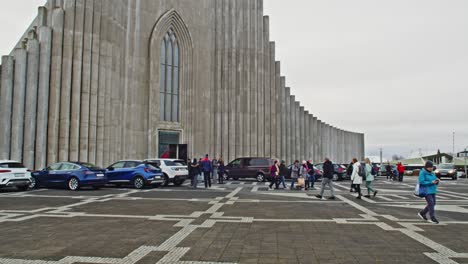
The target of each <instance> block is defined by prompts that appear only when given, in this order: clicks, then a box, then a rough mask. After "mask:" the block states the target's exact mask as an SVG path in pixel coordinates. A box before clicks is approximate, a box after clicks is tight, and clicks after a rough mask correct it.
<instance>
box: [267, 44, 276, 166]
mask: <svg viewBox="0 0 468 264" xmlns="http://www.w3.org/2000/svg"><path fill="white" fill-rule="evenodd" d="M275 49H276V46H275V42H273V41H270V63H271V65H270V87H269V89H270V90H269V92H268V95H269V96H270V102H269V106H270V116H271V121H270V155H269V156H270V157H274V156H276V150H277V149H276V135H277V133H276V132H277V131H276V123H277V122H276V120H277V119H276V118H277V117H276V114H277V113H276V63H275V54H276V53H275Z"/></svg>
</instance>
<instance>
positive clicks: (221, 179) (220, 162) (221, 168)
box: [218, 156, 226, 184]
mask: <svg viewBox="0 0 468 264" xmlns="http://www.w3.org/2000/svg"><path fill="white" fill-rule="evenodd" d="M225 171H226V168H225V165H224V160H223V156H220V157H219V159H218V183H219V184H224V173H225Z"/></svg>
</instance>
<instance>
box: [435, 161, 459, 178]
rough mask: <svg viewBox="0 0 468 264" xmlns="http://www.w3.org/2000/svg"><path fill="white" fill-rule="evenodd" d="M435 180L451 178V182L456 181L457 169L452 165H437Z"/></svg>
mask: <svg viewBox="0 0 468 264" xmlns="http://www.w3.org/2000/svg"><path fill="white" fill-rule="evenodd" d="M434 172H435V175H436V176H437V178H439V179H442V178H452V180H456V179H458V175H457V168H455V165H454V164H449V163H445V164H439V165H438V166H437V169H436V170H435V171H434Z"/></svg>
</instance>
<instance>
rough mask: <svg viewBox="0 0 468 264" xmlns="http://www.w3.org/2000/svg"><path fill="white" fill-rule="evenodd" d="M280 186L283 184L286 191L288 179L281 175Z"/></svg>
mask: <svg viewBox="0 0 468 264" xmlns="http://www.w3.org/2000/svg"><path fill="white" fill-rule="evenodd" d="M279 181H280V184H283V188H284V189H286V177H285V176H284V175H281V176H280V178H279Z"/></svg>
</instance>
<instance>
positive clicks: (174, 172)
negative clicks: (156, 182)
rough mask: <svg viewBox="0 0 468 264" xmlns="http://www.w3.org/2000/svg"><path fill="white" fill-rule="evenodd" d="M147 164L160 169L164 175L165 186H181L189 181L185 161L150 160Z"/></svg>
mask: <svg viewBox="0 0 468 264" xmlns="http://www.w3.org/2000/svg"><path fill="white" fill-rule="evenodd" d="M145 162H146V163H148V164H151V165H153V166H154V167H156V168H160V169H161V170H162V173H163V175H164V181H163V183H162V185H163V186H168V185H169V183H173V184H174V185H176V186H180V185H182V184H183V183H184V181H185V180H186V179H188V169H187V164H186V163H185V161H183V160H178V159H149V160H145Z"/></svg>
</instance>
